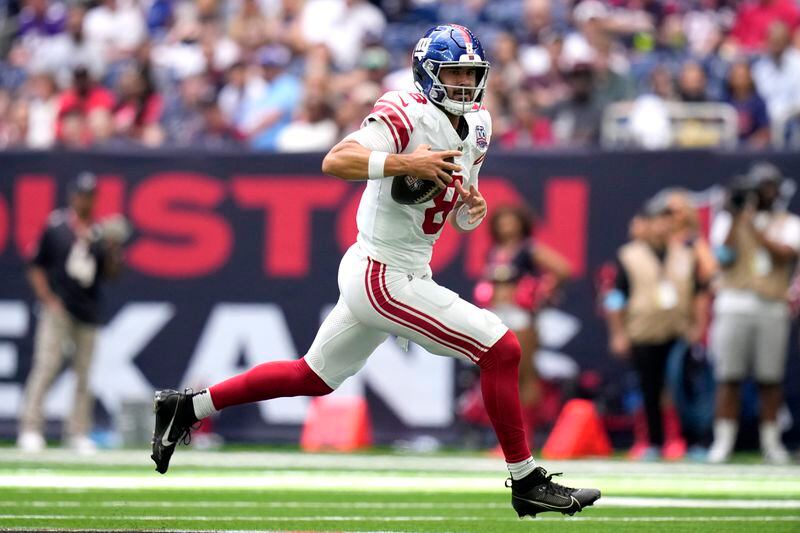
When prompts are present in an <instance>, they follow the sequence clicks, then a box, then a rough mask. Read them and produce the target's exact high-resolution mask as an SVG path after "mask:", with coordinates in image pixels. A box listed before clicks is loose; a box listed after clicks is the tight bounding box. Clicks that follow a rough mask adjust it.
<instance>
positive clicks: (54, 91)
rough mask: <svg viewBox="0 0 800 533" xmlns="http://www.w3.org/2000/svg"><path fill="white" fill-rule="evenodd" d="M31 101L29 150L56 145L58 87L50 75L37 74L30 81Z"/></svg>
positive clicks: (27, 142)
mask: <svg viewBox="0 0 800 533" xmlns="http://www.w3.org/2000/svg"><path fill="white" fill-rule="evenodd" d="M28 83H29V86H30V99H29V104H28V105H29V109H28V128H27V129H28V135H27V139H26V144H27V146H28V147H29V148H34V149H45V148H50V147H52V146H53V144H55V140H56V119H57V117H58V102H59V97H58V87H56V82H55V79H54V78H53V76H51V75H50V74H46V73H43V74H36V75H34V76H32V77H31V78H30V80H29V81H28Z"/></svg>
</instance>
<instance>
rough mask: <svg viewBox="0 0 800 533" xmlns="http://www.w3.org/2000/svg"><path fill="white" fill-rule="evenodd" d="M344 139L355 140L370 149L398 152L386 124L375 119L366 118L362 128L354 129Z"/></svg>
mask: <svg viewBox="0 0 800 533" xmlns="http://www.w3.org/2000/svg"><path fill="white" fill-rule="evenodd" d="M344 140H346V141H347V140H351V141H355V142H357V143H358V144H360V145H361V146H363V147H364V148H367V149H368V150H375V151H378V152H387V153H391V154H394V153H397V152H395V144H394V141H393V140H392V136H391V134H390V133H389V130H388V128H387V127H386V125H385V124H383V123H381V122H377V121H374V120H364V123H363V124H362V125H361V129H359V130H356V131H354V132H353V133H351V134H350V135H348V136H347V137H345V138H344Z"/></svg>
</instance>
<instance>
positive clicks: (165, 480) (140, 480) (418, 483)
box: [0, 469, 800, 496]
mask: <svg viewBox="0 0 800 533" xmlns="http://www.w3.org/2000/svg"><path fill="white" fill-rule="evenodd" d="M566 481H567V483H568V484H569V485H573V486H581V485H584V484H591V485H594V484H597V486H599V488H600V489H601V490H603V491H605V492H606V494H608V495H611V494H619V495H636V496H651V495H663V494H671V495H675V496H678V495H680V494H682V493H685V492H686V487H687V485H689V484H691V485H692V486H693V487H694V488H693V492H694V493H697V494H709V495H712V496H713V495H715V494H731V495H736V494H737V493H741V494H745V493H746V494H758V493H759V491H766V492H764V494H765V495H767V494H769V495H774V494H777V490H778V489H780V490H781V491H782V492H783V493H788V494H797V493H800V476H798V477H796V478H793V479H787V478H784V479H780V480H776V479H774V478H773V477H769V476H768V477H765V478H762V479H752V478H751V479H746V478H739V477H736V476H731V477H730V478H716V479H704V478H702V477H699V476H697V477H695V476H693V477H689V476H673V477H671V478H668V477H661V478H651V477H648V476H642V477H638V478H629V477H625V476H621V477H618V476H616V475H610V474H606V475H605V476H600V475H596V477H595V478H591V477H578V476H575V477H570V478H568V479H567V480H566ZM0 488H23V489H24V488H37V489H41V488H51V489H63V490H89V489H119V490H124V489H182V490H200V491H202V490H208V489H226V490H227V489H243V490H245V489H280V490H285V491H297V490H305V491H307V490H337V491H342V492H349V493H358V492H370V491H375V490H379V491H384V492H404V491H409V490H415V491H446V492H507V491H508V489H506V488H505V487H503V478H502V477H501V476H498V477H488V476H469V475H460V476H431V475H418V476H413V475H391V474H387V473H379V472H374V473H373V472H336V473H330V472H328V473H325V475H320V473H318V472H314V471H299V472H298V471H257V472H251V473H246V474H245V473H238V474H237V473H236V472H219V473H217V472H209V473H197V472H192V473H181V472H177V473H176V474H173V475H169V476H160V475H157V474H155V473H152V474H149V475H112V474H110V473H109V474H105V475H95V474H84V473H59V472H57V471H41V470H27V469H26V470H18V471H15V472H14V473H12V474H9V473H2V474H0Z"/></svg>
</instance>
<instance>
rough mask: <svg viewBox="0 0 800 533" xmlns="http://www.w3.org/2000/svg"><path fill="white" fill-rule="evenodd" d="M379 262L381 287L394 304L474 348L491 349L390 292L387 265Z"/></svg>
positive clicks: (480, 349) (482, 350)
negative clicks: (398, 298)
mask: <svg viewBox="0 0 800 533" xmlns="http://www.w3.org/2000/svg"><path fill="white" fill-rule="evenodd" d="M376 263H377V261H376ZM378 264H379V265H381V288H382V289H383V290H384V291H385V292H386V296H387V297H388V299H389V301H390V302H392V303H393V304H395V305H397V306H398V307H402V308H403V309H405V310H407V311H409V312H411V313H413V314H415V315H417V316H419V317H420V318H421V319H423V320H426V321H428V322H432V323H433V324H435V325H436V326H438V327H439V328H440V329H442V330H443V331H445V332H447V333H449V334H451V335H453V336H454V337H457V338H459V339H461V340H462V341H464V342H467V343H469V344H471V345H472V346H473V347H474V349H477V350H479V351H480V352H485V351H486V350H488V349H489V347H488V346H486V345H485V344H483V343H481V342H478V341H477V340H476V339H473V338H472V337H470V336H469V335H467V334H465V333H461V332H460V331H456V330H454V329H451V328H449V327H447V326H445V325H444V324H442V323H441V322H439V321H438V320H437V319H436V318H434V317H432V316H431V315H428V314H426V313H424V312H423V311H420V310H419V309H416V308H414V307H411V306H410V305H408V304H405V303H403V302H401V301H400V300H397V299H396V298H394V297H393V296H392V295H391V294H390V293H389V288H388V287H387V285H386V265H383V264H382V263H378Z"/></svg>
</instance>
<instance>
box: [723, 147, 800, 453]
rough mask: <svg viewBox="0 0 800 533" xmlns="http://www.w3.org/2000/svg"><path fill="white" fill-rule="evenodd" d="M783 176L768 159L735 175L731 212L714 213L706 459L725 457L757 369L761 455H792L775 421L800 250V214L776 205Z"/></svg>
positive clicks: (731, 449) (735, 432)
mask: <svg viewBox="0 0 800 533" xmlns="http://www.w3.org/2000/svg"><path fill="white" fill-rule="evenodd" d="M783 180H784V177H783V176H782V174H781V172H780V170H778V168H776V167H775V166H774V165H772V164H770V163H766V162H760V163H756V164H754V165H753V166H752V167H751V168H750V171H749V172H748V173H747V174H746V175H744V176H740V177H738V178H737V179H735V180H734V182H733V184H732V185H731V187H730V191H729V199H728V205H727V206H726V210H725V211H722V212H720V213H719V214H718V215H717V217H716V218H715V219H714V223H713V225H712V229H711V244H712V246H713V247H714V251H715V253H716V256H717V259H718V260H719V263H720V266H721V267H722V273H721V277H720V283H719V291H718V294H717V298H716V300H715V302H714V324H713V327H712V330H711V349H712V351H713V353H714V357H715V360H716V364H715V374H716V379H717V384H718V387H717V400H716V413H715V420H714V443H713V444H712V446H711V448H710V450H709V453H708V461H709V462H712V463H721V462H724V461H726V460H727V459H728V458H729V457H730V454H731V452H732V451H733V448H734V445H735V443H736V435H737V432H738V419H739V411H740V396H741V383H742V381H743V380H744V379H745V378H746V377H747V375H748V374H749V373H750V372H752V374H753V375H754V377H755V380H756V382H757V383H758V389H759V400H760V402H759V403H760V420H761V423H760V427H759V437H760V442H761V452H762V455H763V457H764V460H765V461H767V462H770V463H775V464H785V463H788V461H789V454H788V453H787V451H786V448H785V447H784V446H783V444H782V443H781V435H780V431H779V429H778V425H777V423H776V418H777V414H778V409H779V408H780V406H781V403H782V401H783V378H784V372H785V367H786V355H787V350H788V337H789V321H790V316H789V306H788V302H787V293H788V289H789V283H790V280H791V277H792V273H793V272H794V268H795V264H796V262H797V254H798V250H800V218H798V217H797V216H795V215H793V214H790V213H788V212H786V211H785V210H784V209H782V208H779V207H778V206H777V205H776V201H777V200H778V199H779V196H780V189H781V184H782V182H783Z"/></svg>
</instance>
